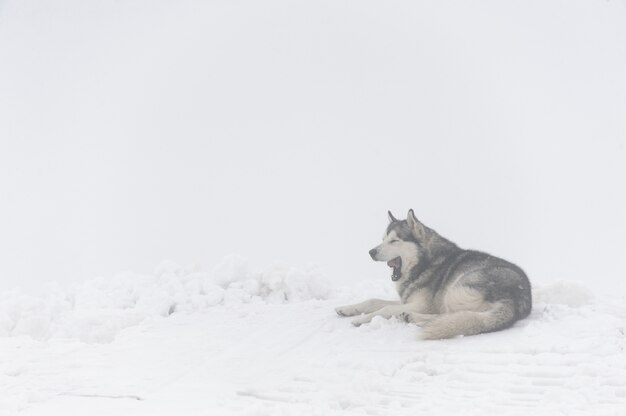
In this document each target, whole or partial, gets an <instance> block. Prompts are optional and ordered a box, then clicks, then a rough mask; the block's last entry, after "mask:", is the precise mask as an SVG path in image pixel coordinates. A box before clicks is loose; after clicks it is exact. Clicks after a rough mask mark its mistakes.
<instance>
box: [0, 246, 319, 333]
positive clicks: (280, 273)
mask: <svg viewBox="0 0 626 416" xmlns="http://www.w3.org/2000/svg"><path fill="white" fill-rule="evenodd" d="M330 294H331V289H330V284H329V282H328V280H327V279H326V278H325V277H324V276H323V275H322V274H321V273H320V272H319V271H318V270H317V269H316V268H315V267H309V268H306V269H304V270H300V269H296V268H290V267H284V266H273V267H271V268H269V269H268V270H265V271H263V272H256V273H255V272H250V271H249V266H248V262H247V261H246V260H245V259H244V258H242V257H239V256H230V257H227V258H225V259H224V260H223V261H222V262H221V263H219V264H218V265H217V266H216V267H215V268H214V269H213V270H211V271H209V272H203V271H201V270H199V268H198V267H194V268H192V269H186V268H184V267H181V266H180V265H178V264H176V263H174V262H171V261H165V262H163V263H161V264H159V266H157V267H156V269H155V271H154V273H153V274H151V275H142V274H137V273H130V272H126V273H120V274H117V275H115V276H110V277H99V278H96V279H93V280H89V281H87V282H85V283H83V284H81V285H79V286H77V287H74V288H72V289H70V290H68V291H62V290H59V289H53V290H50V291H48V293H46V294H45V295H44V296H40V297H36V296H28V295H24V294H21V293H18V292H15V291H13V292H7V293H2V294H0V337H7V336H20V335H26V336H30V337H32V338H34V339H39V340H44V339H48V338H51V337H55V338H77V339H80V340H81V341H85V342H95V343H104V342H111V341H112V340H113V339H114V338H115V336H116V335H117V334H118V333H119V332H120V331H121V330H123V329H124V328H128V327H130V326H134V325H137V324H139V323H140V322H142V321H144V320H145V319H148V318H158V317H167V316H169V315H171V314H172V313H174V312H194V311H201V310H205V309H207V308H210V307H214V306H217V305H231V304H238V303H250V302H270V303H287V302H300V301H306V300H310V299H327V298H328V297H329V296H330Z"/></svg>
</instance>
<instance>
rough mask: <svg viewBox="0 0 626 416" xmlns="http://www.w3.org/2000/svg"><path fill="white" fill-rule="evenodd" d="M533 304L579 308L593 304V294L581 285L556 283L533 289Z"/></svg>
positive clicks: (563, 282)
mask: <svg viewBox="0 0 626 416" xmlns="http://www.w3.org/2000/svg"><path fill="white" fill-rule="evenodd" d="M533 298H534V299H533V301H534V303H535V304H555V305H565V306H569V307H571V308H579V307H582V306H585V305H589V304H591V303H592V302H593V293H591V291H590V290H589V289H588V288H586V287H585V286H583V285H581V284H577V283H574V282H565V281H558V282H554V283H551V284H548V285H544V286H540V287H535V288H533Z"/></svg>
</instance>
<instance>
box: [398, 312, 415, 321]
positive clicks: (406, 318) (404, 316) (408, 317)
mask: <svg viewBox="0 0 626 416" xmlns="http://www.w3.org/2000/svg"><path fill="white" fill-rule="evenodd" d="M398 319H400V320H401V321H404V322H413V316H412V314H411V312H402V313H401V314H400V315H398Z"/></svg>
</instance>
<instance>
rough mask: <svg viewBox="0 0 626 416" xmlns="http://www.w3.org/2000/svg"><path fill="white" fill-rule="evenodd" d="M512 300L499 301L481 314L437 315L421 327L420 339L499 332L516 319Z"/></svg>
mask: <svg viewBox="0 0 626 416" xmlns="http://www.w3.org/2000/svg"><path fill="white" fill-rule="evenodd" d="M516 315H517V314H516V312H515V303H514V302H513V301H512V300H507V299H504V300H500V301H498V302H495V303H493V304H492V307H491V308H489V309H488V310H486V311H483V312H473V311H460V312H453V313H447V314H443V315H439V316H437V317H435V318H434V319H432V320H430V321H429V322H428V323H427V324H425V325H424V326H423V327H422V332H421V333H420V339H425V340H426V339H444V338H452V337H456V336H458V335H465V336H467V335H477V334H482V333H485V332H493V331H499V330H501V329H505V328H508V327H510V326H511V325H513V323H514V322H515V321H517V319H518V317H517V316H516Z"/></svg>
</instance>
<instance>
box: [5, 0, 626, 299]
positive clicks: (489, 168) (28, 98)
mask: <svg viewBox="0 0 626 416" xmlns="http://www.w3.org/2000/svg"><path fill="white" fill-rule="evenodd" d="M409 208H414V209H415V212H416V213H417V215H418V217H419V218H420V219H421V220H422V221H423V222H424V223H425V224H427V225H429V226H431V227H433V228H435V229H436V230H437V231H439V232H440V233H441V234H443V235H444V236H446V237H449V238H450V239H452V240H453V241H455V242H457V243H458V244H459V245H461V246H462V247H465V248H478V249H481V250H484V251H488V252H491V253H493V254H496V255H499V256H502V257H505V258H507V259H510V260H512V261H515V262H516V263H518V264H519V265H521V266H522V267H523V268H524V269H526V271H527V272H528V274H529V276H530V278H531V279H532V280H534V281H547V280H553V279H565V280H580V281H583V282H588V283H592V284H596V283H597V284H599V283H600V282H603V284H604V285H608V284H609V283H611V282H613V284H614V285H620V287H621V288H623V287H624V283H623V282H624V279H625V278H626V276H625V273H624V271H623V265H622V264H621V263H622V260H621V259H622V258H623V256H624V253H625V252H626V243H625V235H626V2H625V1H623V0H621V1H619V0H611V1H604V0H587V1H578V0H576V1H570V0H568V1H552V0H550V1H546V0H535V1H524V2H519V1H518V2H513V1H500V0H497V1H496V0H494V1H474V2H466V1H461V0H459V1H442V2H435V1H388V2H373V1H337V0H332V1H315V2H305V1H293V0H290V1H281V0H270V1H264V2H259V1H248V0H244V1H233V0H228V1H226V0H224V1H210V2H205V1H199V0H198V1H193V0H180V1H175V2H173V1H163V0H157V1H148V0H128V1H85V0H63V1H53V2H50V1H43V0H19V1H18V0H0V289H2V290H4V289H10V288H12V287H23V288H26V289H28V290H36V289H37V288H40V287H43V285H44V284H46V283H49V282H54V281H58V282H61V283H62V284H70V283H75V282H79V281H82V280H84V279H87V278H91V277H94V276H97V275H108V274H112V273H116V272H119V271H122V270H134V271H138V272H150V271H151V270H152V269H153V268H154V266H155V265H156V264H158V263H159V262H160V261H161V260H163V259H172V260H175V261H177V262H179V263H182V264H194V263H198V264H200V265H203V266H205V267H211V266H212V265H214V264H215V263H217V262H218V261H219V260H220V259H221V258H223V257H224V256H225V255H228V254H230V253H239V254H241V255H243V256H244V257H247V258H249V259H250V260H251V261H252V264H253V265H258V267H265V266H266V265H269V264H272V263H275V262H279V263H284V264H287V265H293V266H304V265H307V264H310V263H316V264H319V265H321V266H322V268H323V270H325V272H326V274H327V275H328V276H329V277H330V278H331V279H332V280H335V281H341V282H350V281H355V280H356V279H361V278H364V277H374V276H379V277H380V278H384V279H388V278H389V275H390V272H389V270H388V268H387V267H386V266H385V265H384V264H374V263H373V262H372V261H371V260H370V259H369V257H368V255H367V251H368V250H369V249H370V248H371V247H373V246H375V245H376V244H378V242H379V241H380V238H381V235H382V232H383V230H384V227H385V226H386V221H387V219H386V211H387V209H391V210H392V211H393V212H394V213H395V214H396V215H397V216H404V215H406V211H407V210H408V209H409Z"/></svg>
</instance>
